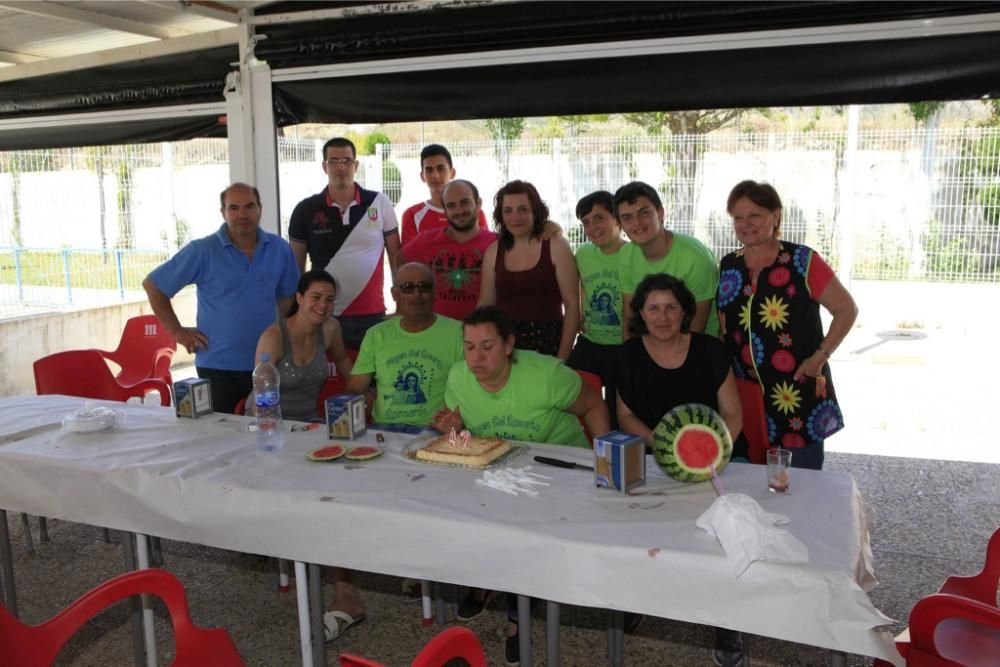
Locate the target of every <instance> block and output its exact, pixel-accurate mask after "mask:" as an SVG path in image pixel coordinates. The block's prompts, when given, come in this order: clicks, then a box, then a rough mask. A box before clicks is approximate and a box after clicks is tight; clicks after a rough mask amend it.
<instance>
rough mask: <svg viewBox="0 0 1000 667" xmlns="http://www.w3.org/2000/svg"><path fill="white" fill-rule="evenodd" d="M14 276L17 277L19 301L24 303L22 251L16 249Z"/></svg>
mask: <svg viewBox="0 0 1000 667" xmlns="http://www.w3.org/2000/svg"><path fill="white" fill-rule="evenodd" d="M14 275H16V276H17V300H18V302H19V303H24V277H23V276H22V275H21V249H20V248H14Z"/></svg>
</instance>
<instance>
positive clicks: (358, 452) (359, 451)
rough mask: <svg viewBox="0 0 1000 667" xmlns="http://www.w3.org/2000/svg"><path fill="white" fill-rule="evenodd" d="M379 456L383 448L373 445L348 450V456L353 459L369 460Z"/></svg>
mask: <svg viewBox="0 0 1000 667" xmlns="http://www.w3.org/2000/svg"><path fill="white" fill-rule="evenodd" d="M379 456H382V448H381V447H372V446H371V445H361V446H359V447H351V448H350V450H348V452H347V458H348V459H349V460H351V461H367V460H369V459H374V458H377V457H379Z"/></svg>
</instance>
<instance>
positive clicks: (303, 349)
mask: <svg viewBox="0 0 1000 667" xmlns="http://www.w3.org/2000/svg"><path fill="white" fill-rule="evenodd" d="M336 289H337V287H336V283H335V282H334V279H333V276H331V275H330V274H329V273H327V272H326V271H323V270H322V269H318V270H313V271H307V272H306V273H303V274H302V277H301V278H299V284H298V287H297V289H296V292H295V301H294V302H293V303H292V307H291V308H290V309H289V310H288V314H287V315H286V316H285V318H283V319H280V320H279V321H278V322H277V323H275V324H272V325H271V326H269V327H268V328H267V329H265V330H264V333H262V334H261V336H260V340H259V341H257V361H258V362H259V361H260V355H261V354H262V353H266V354H268V355H270V357H271V359H277V360H278V362H277V364H276V365H277V367H278V374H279V375H280V377H281V414H282V417H284V418H285V419H289V420H292V421H310V420H315V419H319V418H320V414H319V411H318V410H317V406H316V399H317V398H318V397H319V392H320V390H321V389H322V388H323V383H324V382H326V379H327V376H328V375H329V369H328V366H327V361H326V355H327V352H329V353H330V356H331V357H332V359H333V362H334V363H335V364H336V366H337V373H339V374H342V375H344V376H348V375H350V373H351V367H352V366H353V365H354V364H353V361H352V360H351V359H350V357H348V356H347V351H346V350H345V348H344V339H343V336H342V335H341V332H340V323H339V322H337V320H336V319H335V318H334V317H333V297H334V294H335V293H336ZM247 405H253V403H251V402H250V401H248V402H247Z"/></svg>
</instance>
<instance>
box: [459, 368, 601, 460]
mask: <svg viewBox="0 0 1000 667" xmlns="http://www.w3.org/2000/svg"><path fill="white" fill-rule="evenodd" d="M514 360H515V361H514V363H513V365H512V366H511V371H510V378H509V379H508V380H507V384H506V385H505V386H504V388H503V389H501V390H500V391H498V392H496V393H495V394H491V393H490V392H488V391H486V390H485V389H483V388H482V387H481V386H480V385H479V381H478V380H477V379H476V376H475V375H473V374H472V371H470V370H469V366H468V364H466V363H465V361H462V362H460V363H457V364H455V365H454V366H453V367H452V369H451V372H450V373H449V374H448V389H447V390H446V391H445V394H444V402H445V404H446V405H447V406H448V407H449V408H451V409H452V410H454V409H455V406H459V407H460V408H461V409H462V420H463V421H464V422H465V428H467V429H469V431H471V432H472V434H473V435H478V436H483V437H489V436H496V437H500V438H507V439H509V440H522V441H525V442H547V443H550V444H554V445H573V446H574V447H589V446H590V444H589V443H588V442H587V437H586V436H585V435H584V433H583V428H581V426H580V421H579V420H578V419H577V417H576V415H574V414H572V413H569V412H565V410H566V408H568V407H569V406H571V405H573V403H574V402H575V401H576V398H577V396H579V395H580V383H581V382H582V381H581V379H580V376H579V375H578V374H577V373H576V371H574V370H572V369H570V368H569V367H567V366H566V365H565V364H563V362H561V361H560V360H558V359H556V358H555V357H550V356H548V355H545V354H538V353H537V352H530V351H528V350H517V351H516V352H515V353H514Z"/></svg>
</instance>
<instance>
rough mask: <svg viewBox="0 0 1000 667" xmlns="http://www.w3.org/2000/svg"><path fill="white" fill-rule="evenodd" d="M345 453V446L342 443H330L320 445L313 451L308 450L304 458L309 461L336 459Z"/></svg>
mask: <svg viewBox="0 0 1000 667" xmlns="http://www.w3.org/2000/svg"><path fill="white" fill-rule="evenodd" d="M346 453H347V447H344V446H343V445H330V446H329V447H320V448H319V449H317V450H315V451H312V452H309V453H308V454H306V458H307V459H309V460H310V461H336V460H337V459H339V458H340V457H341V456H343V455H344V454H346Z"/></svg>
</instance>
